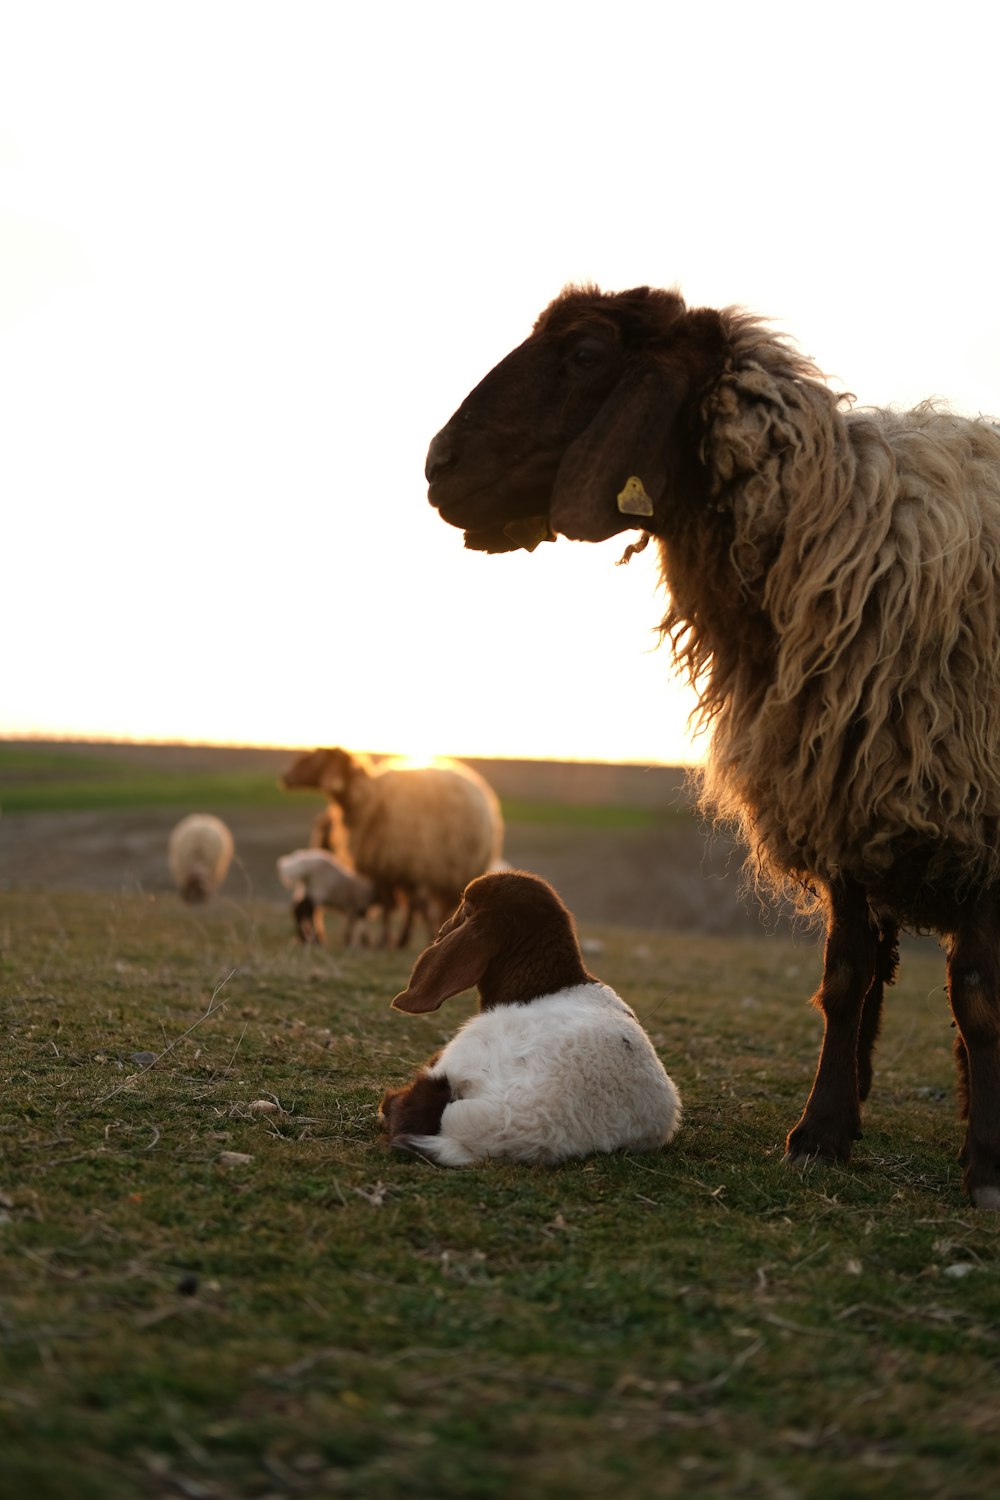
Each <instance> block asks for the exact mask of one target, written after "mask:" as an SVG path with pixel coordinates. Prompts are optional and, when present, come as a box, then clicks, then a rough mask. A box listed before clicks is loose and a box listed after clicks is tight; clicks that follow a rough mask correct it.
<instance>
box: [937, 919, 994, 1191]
mask: <svg viewBox="0 0 1000 1500" xmlns="http://www.w3.org/2000/svg"><path fill="white" fill-rule="evenodd" d="M948 998H949V1000H950V1001H951V1009H952V1014H953V1015H954V1017H955V1023H956V1025H957V1027H958V1039H957V1041H956V1045H955V1053H956V1058H957V1062H958V1089H959V1101H960V1105H961V1106H962V1107H963V1111H964V1113H965V1116H966V1119H967V1122H968V1123H967V1128H966V1134H965V1143H964V1145H963V1147H962V1152H961V1156H960V1158H959V1159H960V1161H961V1163H962V1167H963V1172H962V1184H963V1186H964V1188H965V1190H966V1192H967V1193H968V1195H969V1197H970V1198H971V1199H972V1201H973V1203H974V1204H975V1205H976V1207H977V1208H992V1209H997V1210H1000V923H998V915H997V903H996V901H995V899H993V898H990V900H989V902H988V904H987V903H986V902H984V903H983V904H982V905H981V906H980V907H979V909H978V910H977V911H976V912H975V913H974V914H970V916H969V918H968V919H967V920H966V921H964V922H962V923H961V924H960V926H959V927H958V930H957V931H956V932H955V933H954V934H953V935H952V939H951V947H950V951H949V954H948Z"/></svg>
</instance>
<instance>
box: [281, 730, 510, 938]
mask: <svg viewBox="0 0 1000 1500" xmlns="http://www.w3.org/2000/svg"><path fill="white" fill-rule="evenodd" d="M282 784H283V785H284V786H286V787H289V788H294V787H314V788H317V789H318V790H320V791H323V792H325V793H326V794H327V796H328V797H330V798H331V800H332V801H333V802H335V803H336V804H337V806H338V807H339V808H340V809H341V811H342V813H343V819H344V826H345V828H346V833H347V844H348V850H349V855H350V859H351V861H352V862H353V865H354V868H355V869H356V870H357V871H358V873H359V874H361V875H365V876H367V877H368V879H369V880H371V881H372V882H373V883H374V886H375V899H376V901H377V902H378V903H379V905H381V906H382V908H383V911H384V912H385V913H386V915H387V916H388V913H389V912H390V911H391V910H392V908H393V906H394V905H395V904H396V902H397V901H398V900H401V901H402V903H403V904H404V906H405V915H404V919H403V926H402V930H401V932H400V934H399V937H398V942H399V944H400V946H405V944H406V943H407V942H408V941H409V938H410V933H411V931H412V925H413V918H414V915H415V913H417V912H420V913H422V914H423V915H424V916H425V918H426V920H427V921H428V924H429V925H430V926H431V927H432V928H433V926H435V925H436V924H437V923H438V922H439V921H440V920H441V918H442V917H444V916H446V915H447V914H448V913H449V912H451V911H454V909H455V907H456V906H457V905H458V902H459V900H460V898H461V894H462V890H463V888H464V887H465V885H466V884H467V883H468V882H469V881H470V880H472V879H473V878H474V877H475V876H476V875H481V874H482V873H483V871H484V870H487V869H489V867H490V866H491V865H492V864H493V863H494V862H495V861H496V860H497V859H498V858H499V856H500V852H501V848H502V844H503V820H502V817H501V814H500V804H499V802H498V801H497V798H496V795H495V793H494V792H493V790H492V788H491V787H490V786H488V785H487V783H486V782H485V781H484V780H483V778H482V777H481V776H479V775H478V774H477V773H476V772H475V771H473V770H471V769H470V768H469V767H468V766H463V765H461V764H460V763H459V762H458V761H446V762H440V763H437V764H435V765H431V766H413V765H409V764H408V763H405V762H401V761H388V762H384V763H383V764H381V765H378V766H373V765H372V763H371V762H370V761H369V760H368V759H367V757H366V756H363V755H358V754H352V753H351V752H350V751H347V750H341V749H337V748H334V749H320V750H313V751H311V752H310V753H309V754H308V755H303V756H300V757H299V759H298V760H297V761H295V763H294V764H293V765H292V766H291V767H290V768H289V770H288V771H287V772H286V773H285V775H284V777H283V779H282ZM386 936H387V929H384V930H383V939H384V940H385V938H386Z"/></svg>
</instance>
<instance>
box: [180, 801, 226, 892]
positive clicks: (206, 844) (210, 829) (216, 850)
mask: <svg viewBox="0 0 1000 1500" xmlns="http://www.w3.org/2000/svg"><path fill="white" fill-rule="evenodd" d="M232 857H233V836H232V834H231V833H230V831H229V829H228V828H227V827H226V825H225V823H223V821H222V819H221V818H217V817H215V816H214V814H212V813H191V814H190V815H189V816H188V817H186V818H182V819H181V821H180V822H179V823H178V824H176V826H175V827H174V828H173V829H172V830H171V833H170V837H169V839H168V840H167V864H168V866H169V868H170V873H171V875H172V876H173V879H174V883H175V884H176V886H177V889H178V890H179V891H180V893H181V896H182V897H183V899H184V900H185V901H191V902H199V901H207V900H208V898H209V896H211V895H212V894H213V892H215V891H217V890H218V889H219V887H220V886H221V884H222V882H223V881H224V880H225V878H226V873H227V871H228V869H229V865H230V861H231V860H232Z"/></svg>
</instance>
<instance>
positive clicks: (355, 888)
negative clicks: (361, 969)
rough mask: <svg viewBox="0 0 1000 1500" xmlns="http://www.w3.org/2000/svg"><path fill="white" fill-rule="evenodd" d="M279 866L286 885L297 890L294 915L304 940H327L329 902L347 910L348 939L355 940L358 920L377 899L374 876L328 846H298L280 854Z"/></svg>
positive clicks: (313, 941)
mask: <svg viewBox="0 0 1000 1500" xmlns="http://www.w3.org/2000/svg"><path fill="white" fill-rule="evenodd" d="M277 870H278V879H279V880H280V881H281V883H282V885H284V886H287V887H288V889H289V890H290V891H292V892H293V905H292V915H293V917H294V918H295V928H296V931H297V932H298V935H299V938H300V939H301V941H302V942H303V943H322V942H323V941H324V937H325V934H324V929H323V908H324V907H325V906H328V907H332V908H333V909H334V910H335V911H342V912H343V913H344V915H345V917H346V922H345V924H344V943H345V945H346V944H349V943H350V942H351V941H352V940H353V938H354V933H355V929H356V927H357V923H358V921H359V920H361V919H362V918H363V917H364V916H365V915H366V913H367V912H368V909H369V907H370V906H371V905H372V903H373V902H374V899H375V887H374V886H373V885H372V882H371V881H370V880H366V879H365V878H364V876H363V875H356V874H355V873H354V871H353V870H349V869H348V868H347V866H346V865H344V864H342V863H341V861H340V860H339V859H336V858H335V857H334V856H333V855H332V854H331V853H330V852H329V851H328V850H327V849H295V850H293V851H292V853H291V854H282V855H279V857H278V861H277Z"/></svg>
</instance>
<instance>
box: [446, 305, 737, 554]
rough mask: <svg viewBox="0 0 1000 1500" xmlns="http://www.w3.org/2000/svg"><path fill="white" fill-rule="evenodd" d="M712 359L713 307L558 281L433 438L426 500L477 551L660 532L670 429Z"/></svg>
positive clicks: (718, 354)
mask: <svg viewBox="0 0 1000 1500" xmlns="http://www.w3.org/2000/svg"><path fill="white" fill-rule="evenodd" d="M724 357H725V337H724V333H723V326H722V321H721V319H720V317H719V314H718V313H715V312H712V311H710V310H702V311H697V312H689V311H688V310H687V308H686V306H685V303H684V300H683V298H682V297H681V296H680V295H679V294H678V293H677V292H672V291H660V290H655V289H653V288H650V287H637V288H635V289H634V290H632V291H628V292H615V293H603V292H600V291H599V290H597V289H596V288H588V287H585V288H574V287H570V288H567V290H566V291H564V292H563V293H562V295H561V296H559V297H558V298H556V300H555V301H554V302H553V303H552V304H551V305H550V306H549V307H548V308H547V309H546V310H545V312H543V313H542V315H541V317H540V318H539V319H538V321H537V323H536V324H535V327H534V331H533V332H532V334H531V337H530V338H528V339H526V340H525V342H524V343H523V344H520V345H519V346H518V348H516V349H514V350H513V351H512V352H511V353H510V354H508V355H507V357H506V359H504V360H501V362H500V363H499V364H498V365H497V366H496V367H495V368H494V369H493V370H491V371H490V373H489V374H488V375H487V376H486V377H485V379H484V380H482V381H481V382H480V384H479V385H477V386H476V388H475V390H473V391H472V392H471V393H470V394H469V395H468V396H467V397H466V399H465V400H464V401H463V402H462V405H461V406H460V407H459V409H458V411H457V412H456V413H455V415H454V416H453V417H452V418H451V420H450V421H449V422H448V424H447V426H445V427H444V428H443V429H442V431H441V432H439V433H438V435H437V437H435V438H434V440H433V442H432V443H431V446H430V449H429V451H428V454H427V479H428V482H429V485H430V489H429V491H428V497H429V499H430V502H431V504H432V505H434V506H435V507H436V508H437V509H438V511H439V512H440V514H441V516H442V518H443V519H444V520H445V521H447V522H448V523H449V524H450V525H452V526H459V527H461V528H462V529H463V530H464V531H465V545H466V546H467V547H470V548H472V549H474V550H475V551H480V552H510V551H512V550H514V549H515V548H517V547H524V548H526V549H527V550H528V551H533V550H534V548H535V547H536V546H537V544H538V542H540V541H543V540H549V541H551V540H554V539H555V538H554V533H556V532H558V533H560V534H561V535H563V536H567V537H571V538H573V539H575V540H578V541H587V542H600V541H604V540H606V539H607V538H608V537H611V536H614V535H616V534H617V533H618V532H621V531H626V530H628V529H629V528H634V527H641V528H642V529H644V530H651V531H654V532H657V533H659V534H662V531H663V528H664V527H665V526H666V525H667V524H668V519H669V517H668V512H669V500H670V496H671V491H672V489H673V488H674V476H675V471H676V468H677V463H678V458H677V454H676V446H677V444H676V437H675V431H674V429H675V426H676V425H677V423H678V422H679V421H681V420H683V414H684V412H685V410H686V409H691V408H693V407H695V406H696V404H697V402H698V399H699V397H700V396H701V395H702V393H703V392H704V390H705V388H706V386H707V385H708V384H709V382H710V381H711V380H713V379H714V378H715V377H716V375H717V374H718V373H719V371H720V370H721V368H722V363H723V360H724Z"/></svg>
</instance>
